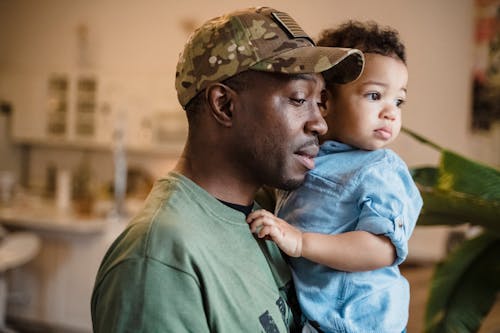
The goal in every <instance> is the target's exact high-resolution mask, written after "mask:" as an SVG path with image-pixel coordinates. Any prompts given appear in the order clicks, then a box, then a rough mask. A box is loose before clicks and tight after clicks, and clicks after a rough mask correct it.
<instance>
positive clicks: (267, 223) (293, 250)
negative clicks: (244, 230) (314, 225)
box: [247, 209, 302, 257]
mask: <svg viewBox="0 0 500 333" xmlns="http://www.w3.org/2000/svg"><path fill="white" fill-rule="evenodd" d="M247 222H248V224H250V230H251V231H252V232H253V233H256V234H257V237H259V238H271V239H272V240H273V241H274V242H275V243H276V244H277V245H278V246H279V248H280V249H281V250H282V251H283V252H285V253H286V254H287V255H289V256H290V257H300V256H301V254H302V232H301V231H300V230H299V229H297V228H295V227H293V226H291V225H290V224H288V223H287V222H286V221H284V220H282V219H280V218H279V217H276V216H274V215H273V214H272V213H270V212H268V211H267V210H264V209H260V210H256V211H255V212H252V213H251V214H250V215H248V217H247Z"/></svg>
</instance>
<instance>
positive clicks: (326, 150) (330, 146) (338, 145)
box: [318, 140, 358, 157]
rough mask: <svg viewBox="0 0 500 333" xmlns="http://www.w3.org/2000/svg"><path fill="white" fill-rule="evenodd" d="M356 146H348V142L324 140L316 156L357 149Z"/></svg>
mask: <svg viewBox="0 0 500 333" xmlns="http://www.w3.org/2000/svg"><path fill="white" fill-rule="evenodd" d="M357 149H358V148H356V147H352V146H349V145H348V144H345V143H342V142H338V141H331V140H328V141H325V142H323V144H322V145H321V149H320V151H319V154H318V157H319V156H322V155H328V154H332V153H341V152H345V151H351V150H357Z"/></svg>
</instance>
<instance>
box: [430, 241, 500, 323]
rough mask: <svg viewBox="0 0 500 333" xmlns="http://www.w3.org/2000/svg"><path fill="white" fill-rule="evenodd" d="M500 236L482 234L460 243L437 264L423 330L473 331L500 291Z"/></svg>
mask: <svg viewBox="0 0 500 333" xmlns="http://www.w3.org/2000/svg"><path fill="white" fill-rule="evenodd" d="M499 254H500V238H498V237H497V236H496V235H491V234H483V235H481V236H479V237H476V238H474V239H470V240H467V241H465V242H464V243H462V244H461V245H460V246H459V247H458V248H457V249H456V250H455V251H454V252H453V253H452V254H451V255H450V256H449V257H448V258H447V259H446V260H445V261H444V262H443V263H441V264H440V265H438V266H437V267H436V271H435V273H434V277H433V282H432V285H431V290H430V297H429V300H428V303H427V309H426V316H425V322H426V327H425V332H426V333H448V332H449V333H452V332H453V333H470V332H476V331H477V330H478V329H479V327H480V325H481V322H482V320H483V318H484V316H485V315H486V314H487V313H488V311H489V309H490V308H491V306H492V304H493V302H494V301H495V299H496V296H497V293H498V292H499V291H500V279H499V276H500V260H498V258H499Z"/></svg>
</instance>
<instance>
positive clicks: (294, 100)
mask: <svg viewBox="0 0 500 333" xmlns="http://www.w3.org/2000/svg"><path fill="white" fill-rule="evenodd" d="M290 100H291V101H292V103H293V104H296V105H302V104H304V103H305V102H306V100H305V99H303V98H290Z"/></svg>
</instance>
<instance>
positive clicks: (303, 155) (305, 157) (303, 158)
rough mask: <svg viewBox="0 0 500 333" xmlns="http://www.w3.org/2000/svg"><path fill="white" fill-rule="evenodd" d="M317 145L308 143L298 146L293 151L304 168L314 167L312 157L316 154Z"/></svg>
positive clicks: (310, 168) (317, 150)
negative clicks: (296, 149) (297, 148)
mask: <svg viewBox="0 0 500 333" xmlns="http://www.w3.org/2000/svg"><path fill="white" fill-rule="evenodd" d="M318 152H319V147H318V145H316V144H313V145H308V146H304V147H302V148H300V149H299V150H298V151H296V152H295V156H297V157H298V159H299V161H300V162H301V163H302V165H304V166H305V167H306V169H309V170H312V169H314V157H316V155H318Z"/></svg>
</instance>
